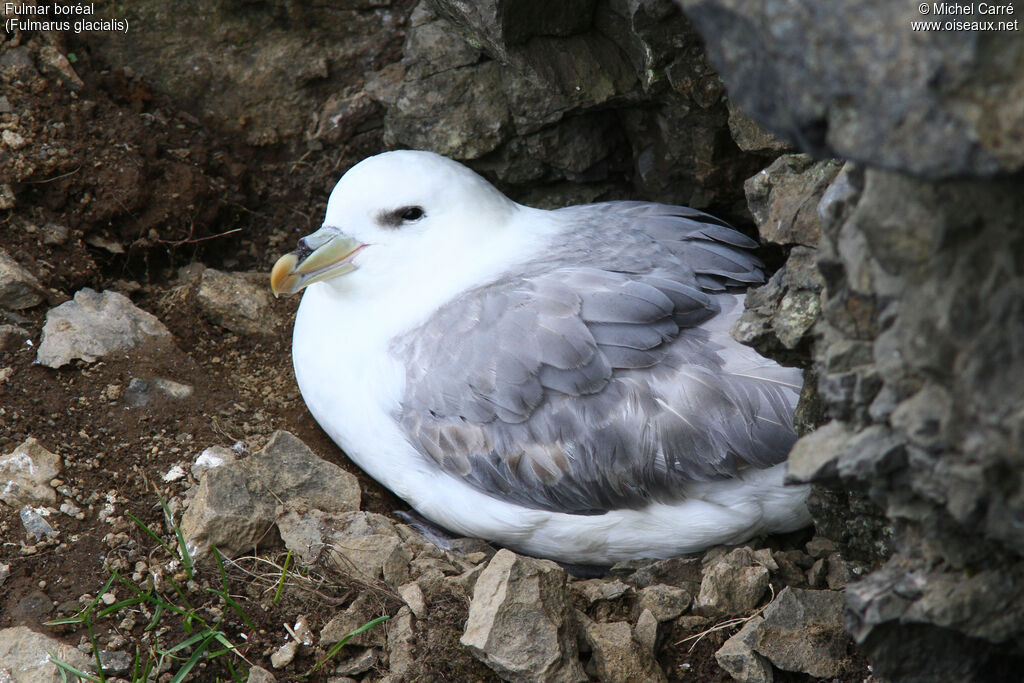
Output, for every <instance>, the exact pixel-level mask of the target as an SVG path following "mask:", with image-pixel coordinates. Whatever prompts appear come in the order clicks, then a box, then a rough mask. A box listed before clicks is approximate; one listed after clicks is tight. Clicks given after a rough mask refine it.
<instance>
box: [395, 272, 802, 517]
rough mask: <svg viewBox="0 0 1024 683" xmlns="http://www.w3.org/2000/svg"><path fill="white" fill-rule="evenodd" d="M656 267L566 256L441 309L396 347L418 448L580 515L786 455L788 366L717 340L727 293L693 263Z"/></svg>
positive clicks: (407, 418)
mask: <svg viewBox="0 0 1024 683" xmlns="http://www.w3.org/2000/svg"><path fill="white" fill-rule="evenodd" d="M737 258H738V257H737ZM661 259H662V260H663V261H664V260H665V259H668V261H669V262H670V263H668V264H665V265H672V264H673V263H674V265H675V266H676V267H677V269H678V266H679V263H678V261H676V258H675V257H673V256H672V255H671V254H664V253H663V254H662V256H661ZM650 270H651V271H653V272H652V273H646V274H638V273H629V272H616V271H609V270H603V269H600V268H593V267H586V266H582V267H579V266H572V267H569V266H565V267H561V268H555V269H551V270H548V271H545V272H543V273H539V274H535V275H528V276H523V277H508V278H506V279H504V280H501V281H499V282H496V283H493V284H491V285H488V286H486V287H482V288H479V289H477V290H474V291H472V292H469V293H467V294H466V295H464V296H463V297H461V298H460V299H458V300H457V301H454V302H452V303H451V304H449V305H447V306H445V307H444V308H442V309H441V310H440V311H439V312H438V313H437V314H436V315H435V316H434V317H433V318H432V320H431V321H429V322H428V323H427V324H426V325H424V326H423V327H421V328H420V329H418V330H416V331H415V332H414V333H411V334H409V335H407V336H406V337H404V338H402V339H400V340H398V341H397V342H396V345H395V349H394V350H395V352H396V353H397V354H398V355H399V356H400V357H402V358H403V359H404V360H405V362H406V367H407V382H406V395H405V397H404V400H403V402H402V406H401V413H400V415H398V417H399V419H400V422H401V424H402V426H403V428H404V429H405V430H406V432H407V434H408V435H409V438H410V441H411V443H413V444H414V445H415V446H416V447H417V448H418V449H419V450H420V451H421V452H422V453H424V454H425V455H426V456H428V457H430V458H432V459H433V460H434V461H435V462H436V463H437V465H438V466H439V467H441V468H443V469H444V470H446V471H447V472H449V473H450V474H452V475H453V476H457V477H461V478H462V479H463V480H464V481H466V482H467V483H468V484H470V485H471V486H473V487H475V488H477V489H479V490H481V491H483V492H485V493H488V494H490V495H493V496H496V497H500V498H502V499H505V500H511V501H513V502H516V503H519V504H521V505H524V506H526V507H530V508H535V509H544V510H553V511H560V512H569V513H575V514H600V513H603V512H605V511H607V510H610V509H616V508H623V507H626V508H638V507H643V506H645V505H647V504H648V503H650V502H652V501H663V502H668V501H672V500H678V499H679V498H681V497H682V496H683V495H684V494H683V489H684V488H685V486H686V484H688V483H690V482H694V481H706V480H710V479H716V478H722V477H727V476H732V475H734V474H736V473H737V472H738V471H739V470H740V469H741V468H743V467H748V466H753V467H767V466H770V465H772V464H775V463H777V462H780V461H782V460H783V459H784V458H785V456H786V454H787V453H788V451H789V448H790V446H791V445H792V442H793V440H794V438H795V435H794V433H793V429H792V425H791V415H792V410H793V406H794V404H795V400H796V392H797V391H798V387H797V386H795V382H794V379H793V374H792V372H791V371H788V370H786V369H782V368H778V366H775V365H774V364H772V363H771V362H770V361H765V360H764V359H759V358H758V359H757V360H756V361H753V362H751V360H750V359H751V358H752V357H754V356H753V355H752V354H753V352H751V351H749V350H747V349H742V348H741V347H738V345H735V342H731V340H728V339H727V337H724V338H720V339H718V341H716V340H715V337H716V335H715V332H714V330H715V329H716V328H719V327H721V325H714V324H713V319H714V318H715V316H716V315H718V314H719V312H720V306H719V302H718V301H716V296H715V295H713V294H709V293H708V292H705V291H702V288H701V287H699V286H698V281H697V279H696V275H697V274H695V273H689V274H688V275H686V276H685V277H675V278H672V277H666V276H665V274H664V273H663V272H662V271H664V270H666V269H663V268H657V267H652V268H650ZM682 272H684V273H688V272H689V271H688V270H687V269H685V268H683V269H682ZM687 279H689V280H690V281H689V282H688V281H686V280H687ZM715 285H716V288H717V287H718V286H720V281H716V283H715ZM725 296H728V297H730V298H731V296H732V295H725ZM718 336H719V337H721V335H720V334H719V335H718ZM723 342H724V343H723ZM730 345H735V348H730Z"/></svg>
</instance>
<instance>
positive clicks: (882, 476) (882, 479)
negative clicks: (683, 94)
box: [680, 0, 1024, 681]
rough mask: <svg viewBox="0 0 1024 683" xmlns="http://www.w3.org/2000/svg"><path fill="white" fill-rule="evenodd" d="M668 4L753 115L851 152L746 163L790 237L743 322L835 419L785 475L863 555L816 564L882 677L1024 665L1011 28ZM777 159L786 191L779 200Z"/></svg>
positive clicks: (819, 414) (861, 9)
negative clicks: (820, 160) (828, 159)
mask: <svg viewBox="0 0 1024 683" xmlns="http://www.w3.org/2000/svg"><path fill="white" fill-rule="evenodd" d="M680 3H681V5H682V6H683V7H684V9H685V11H686V12H687V14H688V16H689V17H690V18H691V20H693V22H694V23H695V25H696V26H697V27H698V29H699V30H700V31H701V32H702V33H703V35H704V38H705V42H706V44H707V46H708V48H709V51H710V52H711V57H712V59H713V61H714V62H715V63H716V65H717V66H718V67H719V69H720V70H721V73H722V75H723V79H724V80H725V82H726V83H727V85H728V86H729V88H730V92H732V93H733V94H734V96H735V100H736V102H737V103H738V104H739V105H740V107H741V108H742V109H744V110H745V111H746V112H747V113H748V114H750V115H751V117H752V118H753V119H754V120H755V121H756V122H758V123H760V124H762V125H764V126H765V127H766V128H768V129H769V130H771V131H772V132H775V133H778V134H780V135H781V136H782V137H784V138H786V139H787V140H790V141H792V142H794V143H796V144H797V146H798V147H800V148H801V149H802V150H803V151H806V152H811V153H816V154H837V155H841V156H843V157H846V158H848V159H853V160H856V161H859V162H861V163H860V164H853V163H848V164H847V165H846V166H844V167H843V169H842V170H841V171H840V172H839V173H838V174H834V177H833V178H831V180H830V181H829V180H828V178H827V176H826V175H824V174H822V173H820V172H819V171H816V170H815V169H814V167H813V166H807V167H806V168H804V169H799V168H796V167H794V166H792V162H791V161H786V162H782V161H780V162H778V163H777V164H776V165H773V166H772V167H771V168H769V169H766V173H765V176H764V177H762V178H760V179H755V180H753V181H751V184H750V185H748V198H750V199H751V204H752V209H753V211H752V212H753V213H754V215H755V216H757V217H758V219H759V221H760V222H761V223H762V224H761V226H760V227H761V231H762V234H773V235H777V236H779V237H781V238H783V239H784V240H785V241H788V242H790V244H791V245H792V246H791V247H790V259H789V261H788V262H787V265H786V267H785V269H784V271H780V272H782V273H783V275H781V276H777V277H778V278H779V282H778V283H777V284H778V285H779V286H778V287H777V288H776V289H775V290H774V291H764V292H761V293H759V294H755V295H752V298H753V299H754V300H753V301H752V302H751V301H748V305H749V304H751V303H752V304H753V305H752V306H751V309H752V312H751V311H748V313H749V314H750V315H745V316H744V321H743V322H744V323H746V327H745V328H743V329H740V327H738V328H737V331H738V332H740V333H741V335H742V336H744V337H746V338H747V340H748V341H750V342H751V343H754V344H755V345H757V346H758V347H759V348H762V349H764V350H765V351H767V352H768V353H775V354H777V355H779V356H780V357H785V356H786V354H787V353H788V354H789V356H788V360H790V361H792V362H800V363H802V364H804V365H808V364H809V365H810V367H811V369H812V370H813V373H814V375H816V376H817V378H818V379H817V392H816V396H815V395H813V394H814V393H815V392H810V393H808V395H807V398H808V400H807V401H805V402H804V403H803V404H802V406H803V408H802V409H804V413H803V416H804V420H803V424H802V431H806V430H807V429H809V428H812V427H815V426H817V425H819V424H820V423H821V422H822V421H823V419H824V416H825V415H826V414H827V415H828V417H829V418H830V419H831V420H832V421H831V423H830V424H828V425H826V426H825V427H824V428H822V429H821V430H819V431H817V432H815V433H812V434H809V435H807V436H805V437H804V438H803V439H802V440H801V441H800V442H798V444H797V446H796V447H795V448H794V452H793V459H792V467H791V476H792V477H793V478H794V479H796V480H800V481H811V482H815V483H817V487H816V488H815V490H814V492H813V494H812V497H811V500H810V502H809V505H810V506H811V508H812V512H813V514H814V515H815V518H816V525H817V527H818V529H819V531H820V532H821V533H823V534H826V535H828V536H830V537H831V538H833V539H834V540H836V541H838V542H839V544H840V546H841V549H842V552H843V553H844V554H845V555H846V557H847V559H854V560H857V562H858V563H859V569H858V571H863V570H872V569H873V570H874V571H872V572H871V573H869V574H867V576H866V577H862V578H858V577H857V576H856V575H853V576H852V580H851V575H850V574H849V573H848V572H847V567H846V566H845V565H844V564H843V563H842V562H841V561H840V562H836V563H835V564H836V567H837V569H836V571H835V572H833V570H832V565H833V557H834V556H833V555H832V554H829V555H828V556H827V558H826V557H818V558H817V559H815V561H814V564H813V565H812V566H811V567H809V568H806V571H807V578H808V583H810V584H812V585H819V584H821V583H823V582H830V583H831V584H834V585H837V586H841V585H842V584H844V583H846V582H849V583H848V585H847V589H846V625H847V627H848V628H849V630H850V633H851V634H852V635H853V637H854V639H855V641H856V642H857V643H858V644H859V646H860V647H861V648H862V650H863V651H864V652H865V653H866V654H867V656H868V657H869V659H870V660H871V661H872V664H873V666H874V670H875V671H876V672H878V673H879V674H880V675H882V676H885V677H889V678H892V679H893V680H897V681H904V680H913V681H919V680H922V681H923V680H929V681H931V680H937V681H960V680H1004V679H1007V678H1012V677H1013V676H1015V675H1016V674H1015V673H1013V672H1015V671H1019V670H1020V667H1021V666H1022V665H1024V648H1022V647H1021V645H1020V643H1021V642H1022V635H1024V614H1022V610H1021V609H1020V606H1021V605H1022V604H1024V600H1022V598H1024V561H1022V557H1024V536H1022V535H1021V534H1020V531H1019V520H1020V518H1021V515H1022V514H1024V503H1022V501H1024V481H1022V479H1021V477H1020V476H1019V472H1020V471H1021V460H1022V457H1021V451H1022V446H1021V440H1020V438H1019V435H1020V434H1021V433H1024V418H1022V414H1021V412H1020V410H1019V408H1018V407H1019V406H1020V405H1022V403H1024V379H1022V378H1024V360H1022V359H1024V350H1022V347H1021V339H1022V337H1021V332H1022V331H1024V307H1022V304H1021V302H1022V301H1024V298H1022V294H1024V272H1022V269H1021V267H1020V263H1022V262H1024V242H1022V240H1021V237H1020V227H1019V222H1020V221H1019V216H1020V215H1021V214H1022V211H1024V195H1022V193H1021V192H1020V183H1019V179H1017V180H1013V179H1007V180H1001V179H1000V176H1002V175H1007V174H1010V173H1019V172H1020V170H1021V169H1022V168H1024V138H1022V137H1021V136H1020V135H1019V134H1018V133H1011V132H1010V131H1018V132H1019V131H1020V130H1022V129H1024V112H1022V111H1021V110H1020V108H1019V106H1017V104H1016V103H1019V102H1020V100H1021V96H1020V94H1021V92H1022V91H1024V76H1022V74H1024V69H1022V68H1021V65H1022V64H1024V45H1022V44H1021V42H1020V40H1019V29H1017V30H1012V31H999V30H994V31H993V30H982V31H976V32H972V31H963V32H957V31H914V30H913V28H912V26H911V24H910V22H911V21H916V20H920V19H926V20H927V19H936V20H939V21H947V20H961V19H966V20H973V19H979V18H980V19H988V18H990V17H951V16H945V15H940V16H935V17H932V16H930V12H931V11H933V10H934V9H935V8H936V4H934V3H928V4H927V5H925V7H926V8H927V10H928V12H929V16H927V17H926V16H922V15H920V14H918V13H919V12H920V10H919V8H918V6H917V4H916V3H915V4H914V5H905V6H901V5H899V4H894V3H885V2H882V0H870V1H869V2H864V3H842V4H839V5H829V6H828V8H825V7H824V6H820V7H810V6H804V5H798V4H794V3H785V2H775V1H772V0H769V1H768V2H763V3H747V2H740V1H738V0H680ZM1004 18H1006V17H1004ZM1011 21H1012V19H1011ZM939 74H941V77H940V76H938V75H939ZM780 89H784V90H785V91H786V92H787V97H786V98H784V99H783V100H780V99H779V98H778V97H777V96H776V95H777V93H778V92H779V90H780ZM989 117H995V119H992V120H990V118H989ZM781 164H786V165H788V166H789V169H788V170H787V168H786V167H784V166H781ZM821 168H822V169H823V168H824V167H821ZM894 170H895V171H899V172H900V173H894V172H891V171H894ZM831 172H832V171H831V170H830V171H829V173H831ZM772 176H775V177H777V178H779V179H780V180H783V181H784V182H775V181H773V180H772V179H771V178H772ZM786 176H790V177H791V179H792V180H794V181H798V184H797V185H792V186H791V187H792V189H795V190H796V195H795V196H794V197H795V198H796V199H797V200H799V201H796V202H794V201H791V200H786V201H783V202H779V201H778V200H779V199H781V198H782V195H781V194H779V192H780V191H782V190H784V189H785V185H786V184H787V183H788V181H785V177H786ZM952 178H957V179H956V180H953V179H952ZM824 183H828V186H827V188H826V189H824V191H823V192H822V191H821V188H822V186H823V184H824ZM785 193H786V194H790V192H789V190H786V191H785ZM801 197H803V199H800V198H801ZM819 198H820V199H819ZM805 200H806V201H805ZM815 205H816V207H817V216H818V218H819V219H820V230H821V234H822V238H821V240H820V243H819V245H818V247H817V250H816V251H814V250H812V249H811V247H813V245H812V244H809V243H808V241H807V240H803V239H793V235H792V234H789V235H787V234H784V233H785V232H790V233H792V232H793V231H792V230H790V228H795V227H796V226H797V224H799V223H804V224H805V225H809V224H810V223H813V220H811V221H810V223H805V222H803V221H801V220H799V215H800V214H801V213H802V214H803V215H805V216H806V217H808V218H813V214H812V213H811V212H810V211H809V209H810V208H812V207H814V206H815ZM787 207H797V208H798V209H800V210H799V211H797V212H796V214H794V213H793V212H792V211H790V210H789V209H787ZM780 218H781V219H782V227H783V228H784V230H783V231H782V232H780V231H779V230H778V229H777V228H778V226H777V225H773V224H771V221H772V220H776V221H778V220H779V219H780ZM814 270H817V275H816V276H815V274H814ZM795 272H802V273H805V274H806V275H807V276H808V277H806V278H798V280H803V285H801V284H800V283H799V282H797V281H794V280H793V279H792V274H793V273H795ZM812 276H813V277H812ZM815 278H816V279H817V282H814V279H815ZM773 280H774V279H773ZM801 289H803V290H804V291H806V292H807V294H808V295H807V297H806V299H805V300H804V301H803V303H801V301H800V300H799V299H798V298H793V295H794V294H799V292H800V291H801ZM758 297H760V298H758ZM786 297H790V298H791V299H792V302H793V304H792V305H791V306H790V307H789V308H790V311H789V312H788V313H787V312H786V311H784V310H783V307H782V306H779V305H777V304H778V303H779V302H780V301H783V300H784V299H785V298H786ZM793 314H795V315H793ZM787 316H788V317H787ZM794 321H795V322H798V323H799V325H796V326H794V325H792V324H791V323H792V322H794ZM789 332H799V335H789ZM787 335H789V336H788V339H787ZM794 339H797V340H798V343H797V344H796V345H795V346H793V345H792V343H791V342H792V341H793V340H794ZM808 351H809V352H810V353H809V354H808ZM808 355H810V356H811V357H810V358H808V357H807V356H808ZM801 356H802V358H801ZM812 404H813V405H814V406H815V407H814V408H813V409H809V408H808V406H810V405H812ZM797 418H798V421H799V420H800V419H801V409H798V416H797ZM879 520H881V521H882V522H883V523H884V524H879ZM784 559H785V558H784ZM835 559H837V560H838V557H835ZM826 565H827V566H826ZM794 567H795V565H794ZM794 567H788V566H787V571H789V572H790V573H792V569H793V568H794ZM833 573H834V574H835V575H834V576H831V575H832V574H833ZM830 576H831V578H830Z"/></svg>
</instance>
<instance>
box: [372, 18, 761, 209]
mask: <svg viewBox="0 0 1024 683" xmlns="http://www.w3.org/2000/svg"><path fill="white" fill-rule="evenodd" d="M367 92H368V93H369V94H370V96H371V97H372V98H373V99H375V100H377V101H378V102H380V103H381V104H382V105H383V106H384V107H385V110H386V114H385V142H386V143H388V144H391V145H400V146H409V147H414V148H419V149H429V150H432V151H436V152H439V153H441V154H445V155H448V156H452V157H454V158H457V159H459V160H462V161H468V162H470V165H471V166H473V167H474V168H476V169H477V170H479V171H482V172H484V173H486V174H488V175H489V176H491V177H492V178H493V179H495V180H496V181H497V182H498V183H499V184H500V185H501V186H502V188H503V189H505V190H506V191H507V192H509V193H511V194H512V196H514V197H516V198H518V199H522V200H525V201H528V202H534V203H540V204H543V205H545V206H555V205H561V204H566V203H582V202H585V201H589V200H592V199H595V198H598V197H616V196H617V197H625V196H627V195H632V194H633V193H635V192H636V191H639V192H640V193H641V194H642V195H643V196H645V197H647V198H649V199H657V200H664V201H670V202H679V203H684V204H689V205H691V206H698V207H704V206H708V205H709V204H712V203H714V204H717V205H719V206H729V205H730V204H731V203H732V202H734V201H735V200H736V199H737V198H738V197H737V196H736V195H735V194H734V192H735V189H736V188H737V183H736V182H735V181H738V179H739V178H741V177H746V176H747V175H749V174H750V173H751V172H753V171H754V170H756V168H757V167H758V166H759V165H760V164H758V163H757V161H756V157H755V156H754V155H749V154H745V153H743V152H741V151H740V150H739V149H738V148H737V147H736V145H735V144H734V143H733V142H732V139H731V137H730V136H729V132H728V131H729V112H728V110H727V108H726V105H725V102H724V99H723V97H722V95H723V91H722V88H721V84H720V83H719V81H718V78H717V77H716V76H715V74H714V73H713V72H712V71H711V70H710V69H709V68H708V66H707V64H706V62H705V61H704V59H703V56H702V51H701V48H700V44H699V41H698V40H697V36H696V34H695V33H694V31H693V30H692V29H691V28H690V26H689V24H688V23H687V21H686V20H685V18H684V17H683V15H682V13H681V12H680V11H679V10H678V8H676V7H675V6H674V5H673V4H672V3H671V2H670V1H669V0H649V1H646V2H618V1H612V0H573V1H572V2H565V3H555V4H554V5H552V4H551V3H547V4H546V5H544V4H541V3H535V2H511V1H509V0H487V1H485V2H480V3H477V2H465V1H464V0H429V1H427V2H422V3H420V4H419V5H418V6H417V8H416V10H414V12H413V14H412V17H411V18H410V27H409V31H408V34H407V37H406V41H405V45H404V48H403V58H402V61H401V62H400V63H398V64H395V65H392V66H389V67H388V68H386V69H384V70H382V71H380V72H378V73H377V74H376V75H374V76H372V77H371V79H370V82H369V83H368V86H367ZM751 125H752V126H753V124H751ZM753 127H755V128H756V126H753ZM681 131H683V132H684V133H683V134H680V132H681ZM725 178H731V179H732V182H722V181H723V180H724V179H725Z"/></svg>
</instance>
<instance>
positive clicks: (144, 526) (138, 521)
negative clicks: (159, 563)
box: [125, 512, 181, 561]
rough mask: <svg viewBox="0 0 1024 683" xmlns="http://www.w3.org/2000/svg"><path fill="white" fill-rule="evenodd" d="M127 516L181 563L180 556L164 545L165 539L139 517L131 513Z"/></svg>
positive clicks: (127, 513)
mask: <svg viewBox="0 0 1024 683" xmlns="http://www.w3.org/2000/svg"><path fill="white" fill-rule="evenodd" d="M125 514H126V515H128V517H130V518H131V520H132V521H133V522H135V523H136V524H137V525H138V526H139V528H140V529H142V530H143V531H144V532H146V533H147V534H149V535H150V536H152V537H153V540H154V541H156V542H157V543H159V544H160V545H161V546H163V549H164V550H166V551H167V552H168V553H169V554H170V555H172V556H173V557H174V559H176V560H179V561H180V560H181V558H180V557H178V554H177V553H176V552H174V550H173V549H172V548H171V546H169V545H167V544H166V543H164V539H162V538H160V537H159V536H158V535H157V534H156V532H155V531H153V530H152V529H150V528H149V526H148V525H147V524H146V523H145V522H143V521H142V520H141V519H139V518H138V517H136V516H135V515H133V514H132V513H130V512H126V513H125Z"/></svg>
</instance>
